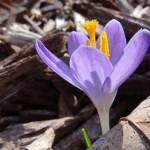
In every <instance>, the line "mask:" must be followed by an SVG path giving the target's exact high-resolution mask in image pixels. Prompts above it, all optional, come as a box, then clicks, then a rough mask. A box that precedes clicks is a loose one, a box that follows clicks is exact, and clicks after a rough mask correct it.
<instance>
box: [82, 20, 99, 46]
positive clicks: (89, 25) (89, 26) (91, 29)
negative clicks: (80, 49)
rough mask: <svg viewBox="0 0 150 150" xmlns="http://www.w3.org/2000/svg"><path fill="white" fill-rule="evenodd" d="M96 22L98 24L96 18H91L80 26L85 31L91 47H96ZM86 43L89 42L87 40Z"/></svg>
mask: <svg viewBox="0 0 150 150" xmlns="http://www.w3.org/2000/svg"><path fill="white" fill-rule="evenodd" d="M97 24H98V21H96V20H91V21H89V20H87V21H86V22H85V23H84V24H83V25H82V27H83V28H84V29H85V30H86V31H87V33H88V35H89V37H90V40H91V43H92V46H93V47H96V39H95V32H96V26H97ZM86 43H87V42H86ZM88 44H89V42H88Z"/></svg>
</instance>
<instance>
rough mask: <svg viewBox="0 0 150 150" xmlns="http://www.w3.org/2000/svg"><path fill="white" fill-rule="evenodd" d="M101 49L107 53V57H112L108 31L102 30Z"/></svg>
mask: <svg viewBox="0 0 150 150" xmlns="http://www.w3.org/2000/svg"><path fill="white" fill-rule="evenodd" d="M100 50H101V51H102V52H103V53H104V54H105V55H106V57H108V58H109V57H110V53H109V46H108V38H107V33H106V32H102V33H101V35H100Z"/></svg>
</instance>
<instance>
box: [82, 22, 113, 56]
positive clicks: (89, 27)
mask: <svg viewBox="0 0 150 150" xmlns="http://www.w3.org/2000/svg"><path fill="white" fill-rule="evenodd" d="M97 24H98V21H97V20H91V21H89V20H87V21H86V22H85V23H84V24H83V25H82V27H83V28H84V29H85V30H86V31H87V33H88V35H89V38H90V40H87V41H86V45H87V46H90V41H91V43H92V46H93V47H96V38H95V32H96V27H97ZM100 50H101V51H102V52H103V53H104V54H105V55H106V57H108V58H109V57H110V53H109V45H108V38H107V33H106V32H102V33H101V35H100Z"/></svg>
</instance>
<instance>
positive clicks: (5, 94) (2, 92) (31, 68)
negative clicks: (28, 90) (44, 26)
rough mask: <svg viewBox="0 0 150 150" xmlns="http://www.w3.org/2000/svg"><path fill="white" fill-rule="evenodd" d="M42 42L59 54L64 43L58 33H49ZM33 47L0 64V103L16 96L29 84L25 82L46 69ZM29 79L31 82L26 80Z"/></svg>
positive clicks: (25, 48)
mask: <svg viewBox="0 0 150 150" xmlns="http://www.w3.org/2000/svg"><path fill="white" fill-rule="evenodd" d="M42 41H43V43H44V44H45V45H46V46H47V48H50V50H52V51H53V52H54V53H58V54H60V53H61V49H62V48H63V45H64V41H63V36H62V34H61V33H60V32H58V31H53V32H50V33H49V34H47V35H46V36H45V37H43V38H42ZM56 43H59V44H56ZM34 45H35V44H34V43H32V44H30V45H27V46H25V47H23V48H22V50H21V51H19V52H16V53H14V54H12V55H11V56H9V57H7V58H6V59H4V60H3V61H1V62H0V102H3V101H4V100H6V99H8V98H10V97H11V96H13V95H14V94H16V93H17V92H18V91H19V90H20V89H22V88H23V85H25V86H26V85H27V83H29V82H27V81H31V82H32V81H33V80H34V76H35V75H34V74H36V72H38V71H39V70H40V69H42V68H45V67H46V65H45V64H44V63H43V62H42V61H40V59H39V57H38V56H37V54H36V52H35V46H34ZM29 78H30V79H31V80H28V79H29ZM20 80H21V81H20Z"/></svg>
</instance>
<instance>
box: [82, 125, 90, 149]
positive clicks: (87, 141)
mask: <svg viewBox="0 0 150 150" xmlns="http://www.w3.org/2000/svg"><path fill="white" fill-rule="evenodd" d="M81 133H82V136H83V138H84V140H85V144H86V147H87V148H89V147H91V145H92V144H91V141H90V138H89V136H88V134H87V132H86V130H85V129H84V128H82V129H81Z"/></svg>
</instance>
